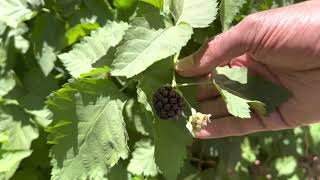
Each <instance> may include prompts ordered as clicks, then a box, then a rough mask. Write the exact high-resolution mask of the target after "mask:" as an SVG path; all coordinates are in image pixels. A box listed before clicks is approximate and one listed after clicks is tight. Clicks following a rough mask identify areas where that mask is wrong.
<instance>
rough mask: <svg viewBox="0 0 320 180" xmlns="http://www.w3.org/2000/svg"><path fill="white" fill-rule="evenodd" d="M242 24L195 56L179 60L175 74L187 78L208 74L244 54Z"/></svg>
mask: <svg viewBox="0 0 320 180" xmlns="http://www.w3.org/2000/svg"><path fill="white" fill-rule="evenodd" d="M243 24H245V23H240V24H238V25H237V26H235V27H233V28H232V29H230V30H229V31H227V32H224V33H222V34H220V35H219V36H217V37H215V38H214V39H213V40H212V41H210V42H209V43H207V44H206V46H205V47H203V48H201V49H200V50H199V51H198V52H196V53H195V54H193V55H190V56H188V57H185V58H183V59H181V60H180V61H179V63H178V64H177V66H176V70H177V72H178V73H179V74H180V75H182V76H187V77H188V76H198V75H203V74H208V73H209V72H210V71H211V70H212V69H213V68H215V67H217V66H219V65H221V64H227V63H228V62H229V61H230V60H231V59H233V58H235V57H238V56H240V55H242V54H244V53H245V52H246V49H247V48H246V44H247V43H246V42H245V41H246V39H247V38H246V36H245V35H244V33H246V31H247V30H248V29H247V28H246V25H243Z"/></svg>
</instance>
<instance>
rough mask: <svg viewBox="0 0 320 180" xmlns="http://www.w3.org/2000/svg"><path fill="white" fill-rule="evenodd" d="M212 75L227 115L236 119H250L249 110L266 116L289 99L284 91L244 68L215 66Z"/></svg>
mask: <svg viewBox="0 0 320 180" xmlns="http://www.w3.org/2000/svg"><path fill="white" fill-rule="evenodd" d="M213 74H214V75H213V83H214V84H215V86H216V87H217V89H218V90H219V91H220V93H221V95H222V97H223V99H224V101H225V103H226V105H227V108H228V111H229V113H230V114H232V115H234V116H236V117H240V118H250V109H249V107H251V108H253V109H254V110H255V111H256V112H257V113H259V114H260V115H263V116H266V115H268V114H269V113H271V112H273V111H274V110H275V109H276V108H277V106H279V105H280V104H281V103H283V102H285V101H286V100H287V99H288V98H289V93H288V91H287V90H286V89H285V88H283V87H280V86H278V85H275V84H273V83H271V82H269V81H266V80H264V79H262V78H260V77H257V76H255V75H253V74H251V73H250V72H249V71H248V69H247V68H229V67H227V66H225V67H218V68H216V70H214V71H213Z"/></svg>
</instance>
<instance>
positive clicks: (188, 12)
mask: <svg viewBox="0 0 320 180" xmlns="http://www.w3.org/2000/svg"><path fill="white" fill-rule="evenodd" d="M217 5H218V3H217V1H216V0H196V1H195V0H174V1H172V4H171V8H170V9H171V13H172V15H173V17H174V19H175V21H176V24H179V23H181V22H185V23H188V24H190V25H191V26H192V27H194V28H204V27H207V26H209V24H210V23H211V22H213V20H215V19H216V15H217V12H218V8H217Z"/></svg>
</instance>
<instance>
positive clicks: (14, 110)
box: [0, 100, 38, 179]
mask: <svg viewBox="0 0 320 180" xmlns="http://www.w3.org/2000/svg"><path fill="white" fill-rule="evenodd" d="M0 114H1V115H0V134H1V136H6V137H7V138H6V140H5V141H2V145H1V148H0V154H1V157H0V179H9V178H10V177H11V176H12V175H13V174H14V172H15V171H16V169H17V168H18V166H19V164H20V161H21V160H23V159H24V158H26V157H28V156H29V155H30V154H31V152H32V151H31V150H30V146H31V142H32V141H33V140H34V139H36V138H37V137H38V129H37V127H36V125H35V124H34V123H33V122H32V120H31V117H30V116H29V115H28V114H27V113H26V112H25V111H24V110H23V109H22V108H21V107H19V106H18V104H17V102H15V101H6V100H5V101H4V102H1V103H0Z"/></svg>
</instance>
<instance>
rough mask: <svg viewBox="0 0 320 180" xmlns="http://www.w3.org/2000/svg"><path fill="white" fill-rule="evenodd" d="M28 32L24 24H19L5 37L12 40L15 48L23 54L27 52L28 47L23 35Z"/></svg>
mask: <svg viewBox="0 0 320 180" xmlns="http://www.w3.org/2000/svg"><path fill="white" fill-rule="evenodd" d="M28 31H29V28H28V26H27V25H26V24H25V23H20V24H19V25H18V26H17V27H16V28H14V29H10V31H9V33H8V37H7V38H13V39H14V46H15V48H17V49H18V50H19V51H20V52H21V53H23V54H25V53H26V52H27V51H28V49H29V46H30V43H29V41H28V40H26V39H25V38H24V37H23V35H24V34H25V33H26V32H28Z"/></svg>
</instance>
